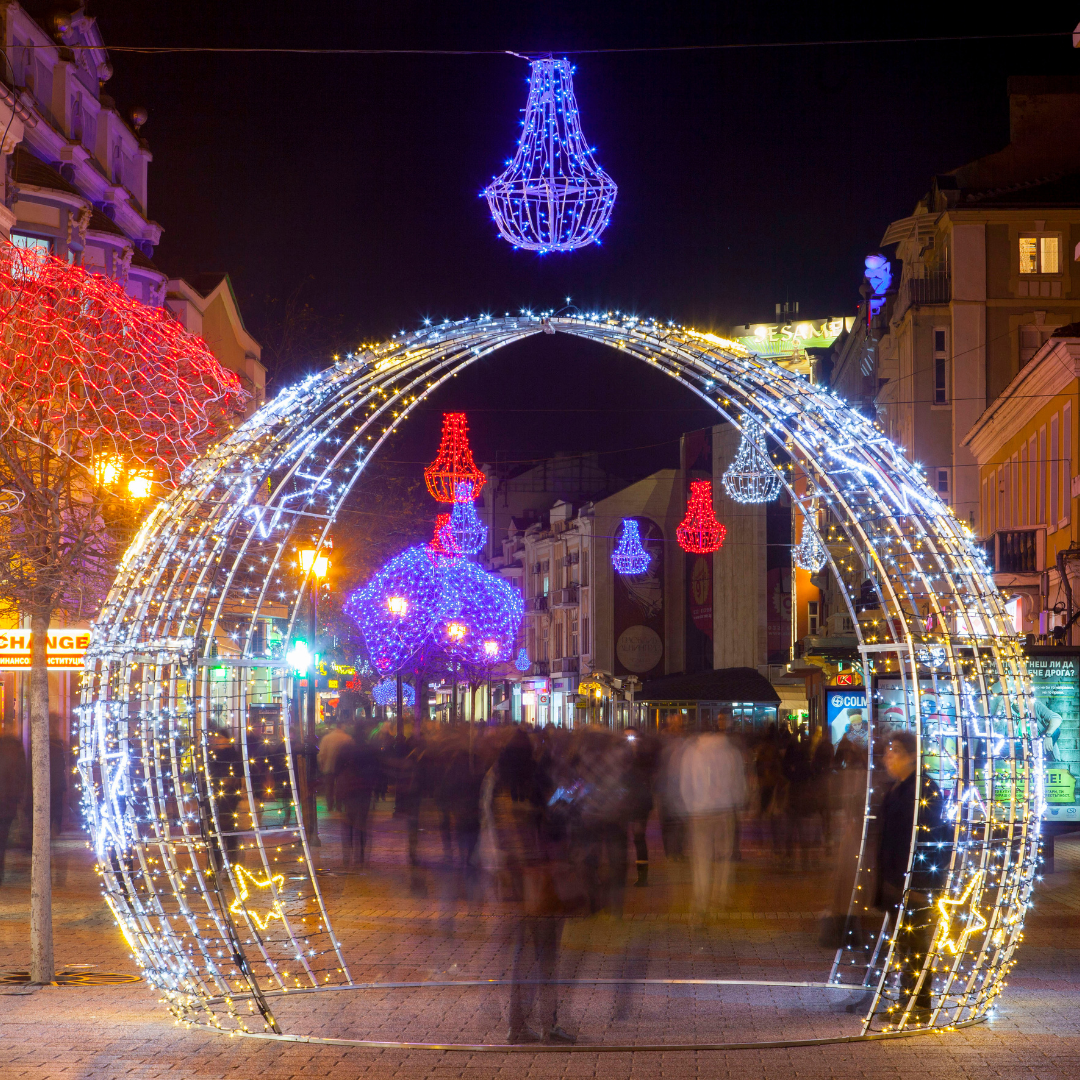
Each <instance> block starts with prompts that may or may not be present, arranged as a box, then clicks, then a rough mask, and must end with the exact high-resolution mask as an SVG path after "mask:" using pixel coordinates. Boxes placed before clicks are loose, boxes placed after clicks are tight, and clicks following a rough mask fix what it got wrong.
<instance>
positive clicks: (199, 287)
mask: <svg viewBox="0 0 1080 1080" xmlns="http://www.w3.org/2000/svg"><path fill="white" fill-rule="evenodd" d="M228 276H229V275H228V274H226V273H223V272H221V273H217V272H212V273H205V274H192V275H191V277H187V278H185V279H184V280H185V281H186V282H187V283H188V284H189V285H190V286H191V287H192V288H193V289H194V290H195V291H196V292H197V293H198V294H199V295H200V296H209V295H210V294H211V293H212V292H213V291H214V290H215V289H216V288H217V287H218V286H219V285H220V284H221V283H222V281H224V279H225V278H227V277H228Z"/></svg>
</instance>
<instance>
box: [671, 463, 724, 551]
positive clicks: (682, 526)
mask: <svg viewBox="0 0 1080 1080" xmlns="http://www.w3.org/2000/svg"><path fill="white" fill-rule="evenodd" d="M675 536H676V538H677V539H678V541H679V547H681V548H682V549H683V551H687V552H690V553H691V554H693V555H709V554H711V553H712V552H714V551H719V550H720V548H722V547H723V546H724V537H725V536H727V529H726V528H725V527H724V526H723V525H721V524H720V522H719V521H717V520H716V513H715V511H714V510H713V505H712V482H711V481H709V480H692V481H691V482H690V498H689V500H688V501H687V504H686V517H684V518H683V519H682V521H681V522H680V523H679V527H678V528H677V529H676V530H675Z"/></svg>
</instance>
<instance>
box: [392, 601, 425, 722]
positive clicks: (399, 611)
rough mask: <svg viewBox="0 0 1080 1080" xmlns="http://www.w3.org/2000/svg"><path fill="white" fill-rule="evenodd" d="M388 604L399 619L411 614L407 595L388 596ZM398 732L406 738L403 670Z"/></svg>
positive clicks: (415, 711)
mask: <svg viewBox="0 0 1080 1080" xmlns="http://www.w3.org/2000/svg"><path fill="white" fill-rule="evenodd" d="M386 606H387V607H388V608H389V609H390V614H391V615H393V616H395V617H396V618H398V619H404V618H405V616H406V615H408V614H409V598H408V597H407V596H388V597H387V598H386ZM418 715H419V713H418V712H417V710H416V709H415V708H414V710H413V717H414V719H413V730H414V731H415V729H416V717H417V716H418ZM397 734H398V738H399V739H404V738H405V688H404V687H403V686H402V684H401V672H400V671H398V673H397Z"/></svg>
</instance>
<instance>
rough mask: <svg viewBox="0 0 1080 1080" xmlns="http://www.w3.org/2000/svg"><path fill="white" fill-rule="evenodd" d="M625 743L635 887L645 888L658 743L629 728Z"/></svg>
mask: <svg viewBox="0 0 1080 1080" xmlns="http://www.w3.org/2000/svg"><path fill="white" fill-rule="evenodd" d="M626 740H627V742H628V743H629V744H630V746H631V748H632V756H631V759H630V780H629V784H628V788H629V804H630V805H629V811H630V832H631V834H632V835H633V837H634V852H635V856H636V859H637V864H636V865H637V881H635V882H634V884H635V885H636V886H638V887H644V886H645V885H648V884H649V845H648V843H647V842H646V840H645V829H646V827H647V826H648V824H649V815H650V814H651V813H652V809H653V792H654V790H655V788H656V778H657V776H659V774H660V743H659V740H657V739H656V738H655V737H654V736H652V735H650V734H649V733H648V732H645V733H642V732H639V731H638V730H637V729H636V728H632V727H631V728H627V729H626Z"/></svg>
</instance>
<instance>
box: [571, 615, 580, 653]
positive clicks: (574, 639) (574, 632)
mask: <svg viewBox="0 0 1080 1080" xmlns="http://www.w3.org/2000/svg"><path fill="white" fill-rule="evenodd" d="M577 654H578V613H577V612H576V611H571V612H570V653H569V655H570V656H577Z"/></svg>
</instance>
